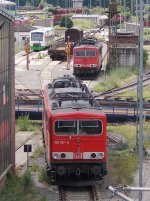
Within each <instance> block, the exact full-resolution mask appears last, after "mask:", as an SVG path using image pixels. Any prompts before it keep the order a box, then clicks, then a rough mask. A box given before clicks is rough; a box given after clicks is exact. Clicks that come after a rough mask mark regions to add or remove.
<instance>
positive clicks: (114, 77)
mask: <svg viewBox="0 0 150 201" xmlns="http://www.w3.org/2000/svg"><path fill="white" fill-rule="evenodd" d="M134 79H137V70H136V69H131V68H121V67H120V68H117V69H112V70H111V71H110V72H108V73H107V74H106V77H103V78H101V80H100V81H98V84H97V85H96V86H95V87H94V89H95V91H97V92H104V91H106V90H109V89H112V88H114V87H121V86H123V85H124V84H125V83H127V82H130V81H132V80H134Z"/></svg>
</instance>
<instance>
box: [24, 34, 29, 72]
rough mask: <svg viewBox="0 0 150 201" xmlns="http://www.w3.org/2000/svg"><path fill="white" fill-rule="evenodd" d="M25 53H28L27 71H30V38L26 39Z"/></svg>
mask: <svg viewBox="0 0 150 201" xmlns="http://www.w3.org/2000/svg"><path fill="white" fill-rule="evenodd" d="M25 52H26V56H27V57H26V58H27V59H26V61H27V70H29V63H30V60H29V53H30V43H29V38H27V39H26V41H25Z"/></svg>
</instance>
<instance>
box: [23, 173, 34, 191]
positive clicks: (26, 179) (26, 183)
mask: <svg viewBox="0 0 150 201" xmlns="http://www.w3.org/2000/svg"><path fill="white" fill-rule="evenodd" d="M22 184H23V188H24V191H25V192H26V193H27V192H30V191H31V188H32V185H33V181H32V178H31V173H30V172H29V171H27V172H25V174H24V175H23V178H22Z"/></svg>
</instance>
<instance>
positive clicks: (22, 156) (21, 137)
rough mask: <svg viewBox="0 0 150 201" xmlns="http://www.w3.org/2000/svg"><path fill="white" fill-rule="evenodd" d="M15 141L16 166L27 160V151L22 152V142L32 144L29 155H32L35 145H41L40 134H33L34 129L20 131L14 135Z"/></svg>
mask: <svg viewBox="0 0 150 201" xmlns="http://www.w3.org/2000/svg"><path fill="white" fill-rule="evenodd" d="M15 137H16V138H15V143H16V153H15V157H16V168H17V167H18V166H22V165H24V164H25V163H26V162H27V153H25V152H24V146H23V145H24V144H31V145H32V152H31V153H29V156H32V155H33V153H34V151H35V150H36V149H37V147H42V146H43V144H42V135H41V133H38V134H36V135H34V131H21V132H18V133H17V134H16V136H15Z"/></svg>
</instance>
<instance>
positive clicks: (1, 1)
mask: <svg viewBox="0 0 150 201" xmlns="http://www.w3.org/2000/svg"><path fill="white" fill-rule="evenodd" d="M0 5H4V6H15V5H16V3H14V2H12V1H6V0H0Z"/></svg>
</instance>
